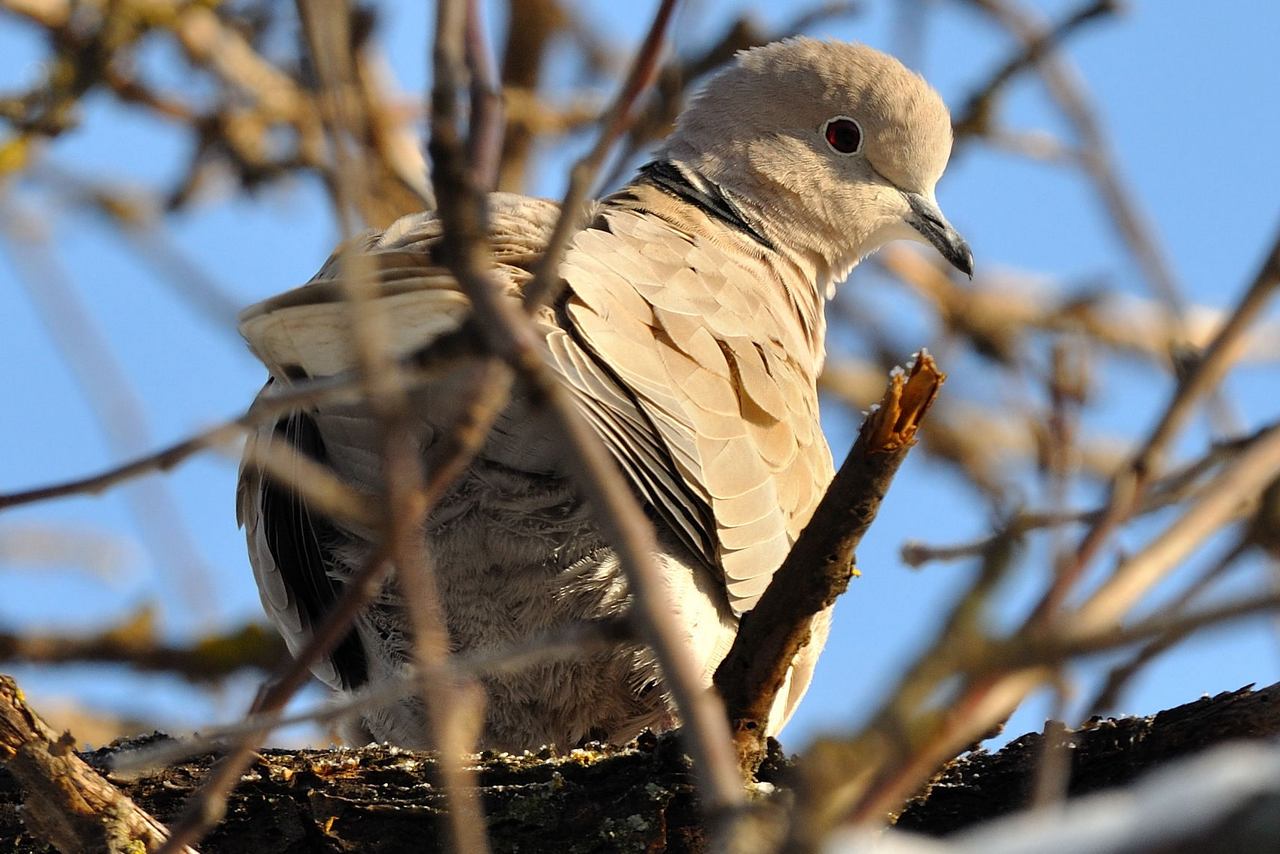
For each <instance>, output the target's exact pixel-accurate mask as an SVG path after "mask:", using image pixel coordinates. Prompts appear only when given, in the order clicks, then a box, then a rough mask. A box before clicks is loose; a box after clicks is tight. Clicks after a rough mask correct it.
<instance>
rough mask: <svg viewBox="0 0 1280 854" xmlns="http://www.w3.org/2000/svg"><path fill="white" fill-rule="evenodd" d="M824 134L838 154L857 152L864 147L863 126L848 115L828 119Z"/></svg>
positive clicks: (828, 143) (823, 130)
mask: <svg viewBox="0 0 1280 854" xmlns="http://www.w3.org/2000/svg"><path fill="white" fill-rule="evenodd" d="M822 135H823V136H824V137H826V140H827V145H829V146H831V150H832V151H834V152H835V153H836V154H857V153H858V152H859V151H860V150H861V149H862V126H861V125H859V124H858V123H857V122H855V121H854V120H853V119H851V118H849V117H848V116H836V117H835V118H833V119H827V124H826V126H825V127H823V129H822Z"/></svg>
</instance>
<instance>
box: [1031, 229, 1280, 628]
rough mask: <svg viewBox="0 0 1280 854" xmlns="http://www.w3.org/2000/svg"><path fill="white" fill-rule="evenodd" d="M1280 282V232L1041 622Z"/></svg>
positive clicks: (1125, 514)
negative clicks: (1251, 281) (1246, 289)
mask: <svg viewBox="0 0 1280 854" xmlns="http://www.w3.org/2000/svg"><path fill="white" fill-rule="evenodd" d="M1277 286H1280V233H1278V234H1277V235H1276V238H1275V241H1274V242H1273V244H1272V246H1271V248H1270V249H1269V250H1268V252H1267V255H1266V258H1265V259H1264V261H1263V263H1262V266H1261V268H1260V269H1259V271H1258V273H1257V275H1256V276H1255V277H1254V280H1253V283H1252V284H1251V285H1250V286H1249V289H1248V291H1246V293H1245V295H1244V297H1243V298H1242V299H1241V300H1240V302H1239V303H1238V304H1237V305H1236V308H1235V310H1234V311H1233V312H1232V313H1231V316H1230V317H1229V318H1228V319H1227V321H1226V322H1225V323H1224V324H1223V325H1222V328H1221V329H1220V330H1219V331H1218V334H1217V335H1216V336H1215V337H1214V339H1213V341H1212V342H1211V343H1210V344H1209V347H1208V348H1207V349H1206V350H1205V353H1204V355H1203V356H1202V357H1201V358H1200V359H1199V360H1198V361H1197V362H1196V363H1195V365H1194V367H1192V369H1191V370H1190V371H1189V372H1188V373H1187V374H1186V375H1185V376H1184V377H1183V379H1182V381H1181V382H1179V383H1178V387H1177V388H1176V389H1175V390H1174V393H1173V397H1172V398H1171V399H1170V401H1169V403H1168V405H1167V406H1166V407H1165V408H1164V410H1163V412H1162V413H1161V415H1160V418H1159V420H1158V421H1157V422H1156V425H1155V427H1153V428H1152V429H1151V432H1150V433H1149V434H1148V436H1147V439H1146V441H1145V442H1143V444H1142V447H1141V449H1140V450H1139V451H1138V452H1137V454H1136V455H1135V456H1134V458H1133V459H1132V461H1131V462H1130V463H1129V465H1128V466H1127V467H1126V468H1125V470H1124V471H1122V472H1120V473H1119V474H1117V475H1116V477H1115V479H1114V480H1113V481H1112V487H1111V490H1110V494H1109V495H1108V498H1107V505H1106V512H1105V513H1104V514H1103V515H1102V516H1101V517H1100V518H1099V519H1098V520H1097V521H1096V522H1094V523H1093V525H1092V526H1091V527H1090V529H1089V531H1088V532H1087V533H1086V534H1085V536H1084V538H1083V539H1082V540H1081V542H1080V545H1079V547H1078V548H1077V549H1076V554H1075V558H1074V560H1073V561H1071V562H1070V563H1069V564H1067V565H1066V566H1064V567H1063V570H1062V571H1061V572H1059V573H1057V574H1056V576H1055V577H1054V580H1053V583H1052V585H1051V586H1050V588H1049V590H1048V592H1047V593H1046V594H1045V595H1044V597H1043V598H1042V599H1041V601H1040V603H1039V604H1038V605H1037V606H1036V610H1035V612H1034V618H1035V619H1036V620H1040V621H1043V620H1048V619H1051V617H1052V615H1053V614H1054V612H1055V611H1056V610H1057V609H1058V607H1059V606H1060V605H1061V603H1062V601H1063V600H1064V599H1065V598H1066V596H1067V594H1068V593H1069V592H1070V590H1071V588H1072V587H1073V586H1074V585H1075V583H1076V581H1077V580H1078V579H1079V577H1080V576H1081V574H1083V572H1084V570H1085V567H1087V566H1088V565H1089V564H1090V562H1092V560H1093V558H1094V557H1095V556H1096V555H1097V553H1098V551H1099V550H1100V549H1101V548H1102V546H1103V544H1104V543H1105V542H1106V541H1107V539H1108V538H1109V537H1110V535H1111V534H1112V532H1113V531H1114V530H1115V528H1116V527H1117V526H1119V525H1120V524H1121V523H1122V522H1124V521H1125V520H1126V519H1128V518H1129V517H1130V516H1131V515H1132V514H1133V512H1134V510H1135V509H1136V508H1137V507H1139V506H1141V501H1142V496H1143V493H1144V492H1145V491H1146V489H1147V487H1148V484H1149V482H1150V479H1151V478H1152V477H1153V476H1154V475H1155V474H1156V472H1157V471H1158V470H1159V467H1160V463H1161V461H1162V459H1163V457H1164V454H1165V451H1166V450H1167V448H1168V446H1169V444H1170V443H1171V442H1172V441H1173V439H1174V437H1175V436H1176V435H1177V434H1178V432H1179V430H1181V428H1182V427H1183V426H1184V425H1185V424H1186V422H1187V420H1188V419H1189V418H1190V417H1191V414H1192V412H1193V411H1194V409H1195V407H1196V404H1197V403H1198V401H1199V400H1200V399H1201V398H1202V397H1203V396H1204V395H1205V394H1206V393H1207V392H1209V391H1210V390H1211V389H1212V388H1214V387H1215V386H1216V385H1217V384H1218V383H1219V382H1220V381H1221V380H1222V377H1223V376H1225V374H1226V372H1227V369H1228V368H1230V366H1231V364H1232V361H1233V360H1234V358H1235V354H1236V350H1237V347H1236V345H1237V343H1238V342H1239V340H1240V338H1241V336H1242V335H1243V334H1244V332H1245V330H1247V329H1248V328H1249V326H1250V324H1252V323H1253V322H1254V321H1255V320H1256V319H1257V318H1258V316H1259V315H1260V314H1261V313H1262V311H1263V309H1264V308H1265V307H1266V305H1267V303H1268V301H1269V300H1270V298H1271V296H1272V295H1273V292H1274V291H1275V290H1276V288H1277Z"/></svg>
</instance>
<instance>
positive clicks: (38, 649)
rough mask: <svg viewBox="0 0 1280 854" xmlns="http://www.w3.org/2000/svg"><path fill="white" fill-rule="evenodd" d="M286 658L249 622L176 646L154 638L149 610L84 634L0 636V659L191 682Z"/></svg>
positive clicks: (270, 635) (276, 642)
mask: <svg viewBox="0 0 1280 854" xmlns="http://www.w3.org/2000/svg"><path fill="white" fill-rule="evenodd" d="M285 655H286V652H285V648H284V643H283V642H282V641H281V640H280V637H279V635H278V634H277V633H276V632H275V631H273V630H272V629H269V628H266V627H264V626H261V625H259V624H257V623H251V624H247V625H244V626H241V627H239V628H235V629H231V630H229V631H219V632H216V633H212V634H207V635H204V636H203V637H199V638H197V639H195V640H194V641H193V642H192V643H190V644H187V645H183V646H174V645H171V644H167V643H165V642H163V641H161V640H160V639H159V638H157V637H156V631H155V619H154V614H153V612H152V611H151V609H149V608H146V609H143V610H142V611H139V612H138V613H137V614H135V615H133V616H132V617H130V618H129V619H127V620H125V621H124V622H122V623H120V624H119V625H116V626H113V627H111V628H109V629H106V630H104V631H101V632H97V633H94V634H90V635H82V636H66V635H49V634H44V635H41V634H31V633H25V632H0V661H11V662H18V663H21V664H39V665H46V664H55V665H56V664H80V663H94V664H123V665H126V666H128V667H131V668H133V669H135V670H139V671H146V672H160V673H172V674H174V675H176V676H181V677H182V678H184V679H187V680H189V681H192V682H208V681H212V680H217V679H222V678H224V677H226V676H230V675H231V674H233V673H236V672H238V671H241V670H244V669H246V668H252V669H257V670H263V671H267V670H270V669H271V668H272V667H274V666H275V665H276V663H277V662H279V661H280V659H281V658H283V657H284V656H285Z"/></svg>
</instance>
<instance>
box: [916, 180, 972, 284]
mask: <svg viewBox="0 0 1280 854" xmlns="http://www.w3.org/2000/svg"><path fill="white" fill-rule="evenodd" d="M903 195H904V196H906V197H907V203H908V204H909V205H911V214H910V215H909V216H908V217H907V225H909V226H911V227H912V228H914V229H915V230H916V231H918V232H920V234H921V235H922V236H923V237H924V239H925V240H927V241H929V242H930V243H932V244H933V247H934V248H935V249H937V250H938V251H939V252H940V253H942V257H943V258H946V259H947V261H949V262H950V263H951V266H953V267H955V268H956V269H957V270H959V271H960V272H961V273H964V274H965V275H966V276H968V277H969V278H970V279H972V278H973V253H972V252H970V251H969V244H968V243H965V242H964V238H963V237H961V236H960V233H959V232H958V231H956V230H955V229H954V228H952V227H951V223H949V222H947V218H946V217H944V216H943V215H942V211H940V210H938V206H937V204H935V203H934V202H932V201H930V200H929V199H926V198H925V197H924V196H922V195H920V194H919V193H903Z"/></svg>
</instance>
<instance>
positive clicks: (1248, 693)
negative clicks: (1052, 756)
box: [896, 683, 1280, 836]
mask: <svg viewBox="0 0 1280 854" xmlns="http://www.w3.org/2000/svg"><path fill="white" fill-rule="evenodd" d="M1277 734H1280V683H1277V684H1275V685H1271V686H1270V687H1268V688H1263V689H1262V690H1260V691H1254V690H1252V687H1251V686H1248V687H1245V688H1241V689H1240V690H1238V691H1225V692H1223V693H1221V694H1218V695H1217V696H1215V697H1202V698H1200V699H1199V700H1196V701H1195V702H1192V703H1187V704H1185V705H1182V706H1178V707H1177V708H1173V709H1168V710H1166V711H1163V712H1160V713H1159V714H1156V715H1151V716H1150V717H1145V718H1094V719H1093V720H1091V721H1089V722H1088V723H1086V724H1085V725H1084V726H1082V727H1080V728H1079V729H1077V730H1060V732H1059V735H1058V736H1057V737H1056V738H1055V739H1054V742H1055V743H1053V744H1050V745H1049V746H1050V748H1051V749H1056V748H1059V747H1063V746H1065V747H1066V748H1067V749H1068V751H1069V755H1070V757H1071V771H1070V782H1069V784H1068V786H1067V793H1068V795H1070V796H1075V795H1083V794H1085V793H1087V792H1094V791H1098V790H1099V789H1105V788H1108V787H1113V786H1122V785H1124V784H1126V783H1128V782H1130V781H1131V780H1134V779H1136V778H1137V777H1139V776H1140V775H1141V774H1142V773H1143V772H1145V771H1148V770H1150V769H1152V768H1154V767H1156V766H1157V765H1161V764H1163V763H1165V762H1168V761H1170V760H1173V759H1177V758H1179V757H1182V756H1188V755H1190V754H1193V753H1197V752H1199V751H1201V750H1204V749H1205V748H1207V747H1211V746H1213V745H1216V744H1221V743H1223V742H1225V741H1232V740H1235V739H1241V738H1274V737H1275V736H1276V735H1277ZM1044 753H1045V737H1044V736H1043V735H1042V734H1041V733H1036V732H1033V733H1027V734H1026V735H1024V736H1021V737H1020V738H1017V739H1015V740H1014V741H1011V742H1009V744H1008V745H1007V746H1006V747H1005V748H1004V749H1003V750H1000V751H999V752H997V753H987V752H986V751H985V750H977V751H974V752H972V753H967V754H965V755H964V756H961V757H959V758H958V759H955V760H953V761H952V762H950V763H949V764H948V765H947V767H946V768H945V769H944V770H943V771H942V773H940V774H939V775H938V776H937V778H935V779H934V781H933V782H932V783H931V784H930V786H929V788H928V790H927V791H926V792H925V793H923V794H922V795H921V796H920V797H918V798H916V799H915V800H913V801H912V802H911V803H910V804H908V805H907V808H906V809H905V810H903V812H902V815H901V816H900V817H899V818H898V821H897V825H896V826H897V827H898V828H899V829H902V830H911V831H915V832H917V833H927V834H930V835H934V836H942V835H944V834H947V833H951V832H953V831H956V830H961V829H963V828H966V827H970V826H972V825H974V824H977V823H979V822H982V821H986V820H988V819H993V818H996V817H997V816H1001V815H1005V814H1007V813H1011V812H1015V811H1017V810H1020V809H1025V808H1027V807H1028V806H1030V804H1031V799H1032V794H1033V791H1034V789H1035V781H1036V774H1037V773H1038V771H1039V766H1040V762H1041V759H1042V757H1043V756H1044Z"/></svg>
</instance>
